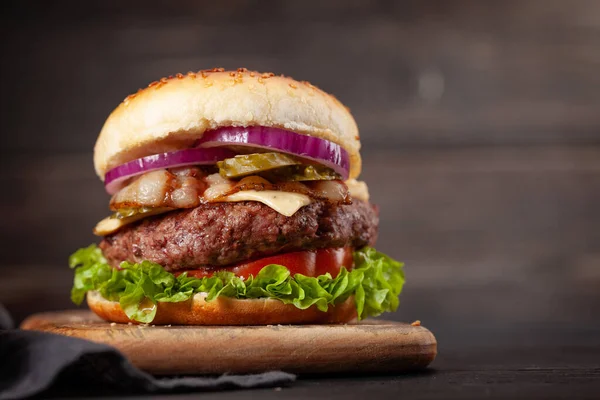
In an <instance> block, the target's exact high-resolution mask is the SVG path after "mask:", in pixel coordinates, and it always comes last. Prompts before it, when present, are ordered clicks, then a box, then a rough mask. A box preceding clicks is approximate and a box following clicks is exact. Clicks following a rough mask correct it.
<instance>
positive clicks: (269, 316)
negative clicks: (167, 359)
mask: <svg viewBox="0 0 600 400" xmlns="http://www.w3.org/2000/svg"><path fill="white" fill-rule="evenodd" d="M205 298H206V293H197V294H195V295H194V296H193V297H192V298H191V299H189V300H187V301H182V302H179V303H158V305H157V307H158V309H157V311H156V317H155V318H154V320H153V321H152V322H151V323H152V324H155V325H167V324H172V325H272V324H342V323H346V322H350V321H351V320H353V319H355V318H356V306H355V305H354V296H350V297H349V298H348V299H346V301H344V302H343V303H340V304H337V305H335V306H330V307H329V310H328V311H327V312H323V311H319V309H317V307H316V306H312V307H309V308H307V309H306V310H301V309H299V308H296V307H295V306H294V305H293V304H284V303H282V302H281V301H279V300H274V299H247V300H239V299H233V298H228V297H218V298H216V299H215V300H213V301H211V302H207V301H206V300H205ZM87 303H88V306H89V307H90V309H91V310H92V311H93V312H95V313H96V314H97V315H98V316H99V317H100V318H102V319H104V320H106V321H110V322H119V323H128V322H132V323H138V322H136V321H133V320H131V319H129V317H127V315H126V314H125V312H124V311H123V309H122V308H121V306H120V305H119V303H118V302H116V301H110V300H106V299H105V298H104V297H102V296H101V295H100V293H98V292H95V291H94V292H88V294H87Z"/></svg>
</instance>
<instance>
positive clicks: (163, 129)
mask: <svg viewBox="0 0 600 400" xmlns="http://www.w3.org/2000/svg"><path fill="white" fill-rule="evenodd" d="M259 125H260V126H267V127H275V128H282V129H287V130H290V131H294V132H296V133H300V134H305V135H310V136H315V137H320V138H323V139H327V140H330V141H332V142H335V143H337V144H339V145H340V146H342V147H343V148H345V149H346V150H347V151H348V153H349V154H350V178H356V177H357V176H358V175H359V174H360V170H361V159H360V154H359V149H360V140H359V136H358V127H357V126H356V122H355V121H354V118H353V117H352V115H351V114H350V111H349V110H348V109H347V108H346V107H345V106H344V105H343V104H342V103H340V102H339V101H338V100H337V99H336V98H335V97H333V96H332V95H330V94H327V93H325V92H323V91H322V90H321V89H319V88H317V87H315V86H313V85H311V84H310V83H308V82H304V81H303V82H298V81H296V80H294V79H292V78H289V77H284V76H275V75H273V74H272V73H260V72H254V71H248V70H246V69H245V68H240V69H238V70H237V71H224V70H223V69H214V70H208V71H200V72H198V73H192V72H190V73H188V74H187V75H182V74H177V75H176V76H175V77H172V76H170V77H169V78H162V79H161V80H160V81H157V82H153V83H151V84H150V85H149V86H148V87H147V88H145V89H140V90H139V91H138V92H137V93H135V94H132V95H130V96H128V97H127V98H126V99H125V100H124V101H123V102H122V103H121V104H120V105H119V106H118V107H117V108H116V109H115V110H114V111H113V112H112V114H111V115H110V116H109V117H108V119H107V121H106V122H105V124H104V127H103V128H102V131H101V132H100V136H99V137H98V140H97V142H96V146H95V147H94V166H95V168H96V173H97V174H98V176H99V177H100V178H101V179H102V180H104V176H105V174H106V172H107V171H108V170H110V169H111V168H114V167H116V166H118V165H120V164H123V163H125V162H128V161H131V160H135V159H137V158H140V157H144V156H148V155H152V154H157V153H162V152H166V151H173V150H177V149H181V148H186V147H189V146H191V145H192V144H193V143H194V141H195V140H197V139H198V138H200V137H202V135H203V133H204V132H205V131H207V130H212V129H216V128H220V127H226V126H259Z"/></svg>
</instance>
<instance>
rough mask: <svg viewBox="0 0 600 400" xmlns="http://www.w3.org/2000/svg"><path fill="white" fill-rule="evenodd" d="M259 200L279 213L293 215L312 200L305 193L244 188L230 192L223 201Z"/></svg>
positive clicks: (287, 215)
mask: <svg viewBox="0 0 600 400" xmlns="http://www.w3.org/2000/svg"><path fill="white" fill-rule="evenodd" d="M247 200H249V201H258V202H260V203H263V204H264V205H267V206H269V207H271V208H272V209H273V210H275V211H277V212H278V213H279V214H282V215H285V216H286V217H291V216H292V215H294V214H295V213H296V211H298V210H299V209H300V208H302V207H304V206H306V205H308V204H310V202H311V200H310V197H308V196H307V195H305V194H300V193H290V192H280V191H277V190H261V191H257V190H243V191H241V192H237V193H234V194H230V195H229V196H227V197H226V198H225V199H223V201H228V202H237V201H247Z"/></svg>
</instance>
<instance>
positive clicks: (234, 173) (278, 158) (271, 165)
mask: <svg viewBox="0 0 600 400" xmlns="http://www.w3.org/2000/svg"><path fill="white" fill-rule="evenodd" d="M298 164H300V162H299V161H297V160H296V159H294V158H293V157H291V156H288V155H287V154H283V153H255V154H241V155H237V156H235V157H233V158H226V159H225V160H223V161H219V162H217V166H218V167H219V173H220V174H221V176H222V177H224V178H241V177H243V176H247V175H256V174H258V173H260V172H265V171H270V170H272V169H275V168H281V167H287V166H290V165H298Z"/></svg>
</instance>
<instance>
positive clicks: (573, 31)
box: [0, 0, 600, 345]
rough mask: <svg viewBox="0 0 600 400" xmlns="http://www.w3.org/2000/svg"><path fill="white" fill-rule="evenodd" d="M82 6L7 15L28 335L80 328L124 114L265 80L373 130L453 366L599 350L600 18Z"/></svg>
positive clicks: (339, 4) (550, 7)
mask: <svg viewBox="0 0 600 400" xmlns="http://www.w3.org/2000/svg"><path fill="white" fill-rule="evenodd" d="M50 3H52V4H54V5H50ZM125 3H126V4H125ZM78 4H79V3H77V2H66V3H65V2H44V3H42V2H39V3H38V2H30V1H24V2H20V3H18V4H17V5H9V4H8V3H4V4H3V6H2V7H3V12H2V17H1V24H0V30H1V38H2V39H1V49H0V54H1V55H2V62H1V65H0V68H1V74H0V87H1V90H0V101H1V107H0V113H1V114H0V130H1V132H2V135H1V142H0V147H1V150H0V184H1V185H2V194H1V197H0V210H1V212H2V214H1V215H2V217H1V218H2V224H1V228H0V268H1V274H2V275H1V276H0V302H2V303H4V304H5V305H6V306H7V307H8V308H9V310H10V311H11V312H12V313H13V314H14V316H15V317H16V319H18V320H20V319H22V318H23V317H24V316H25V315H26V314H28V313H31V312H34V311H40V310H46V309H57V308H64V307H69V306H70V303H69V300H68V291H69V288H70V283H71V272H70V271H69V270H68V268H67V265H66V260H67V257H68V255H69V254H70V253H71V252H72V251H73V250H75V249H76V248H78V247H81V246H85V245H87V244H89V243H90V242H92V241H94V240H95V238H94V237H93V235H92V234H91V232H90V231H91V228H92V227H93V225H94V224H95V222H96V221H97V220H99V219H100V218H102V217H103V216H104V215H105V214H106V213H107V202H108V196H107V195H106V194H105V193H104V191H103V187H102V185H101V183H100V182H99V181H98V180H97V178H96V177H95V175H94V171H93V167H92V158H91V157H92V153H91V152H92V146H93V143H94V141H95V138H96V135H97V133H98V132H99V130H100V128H101V126H102V123H103V121H104V119H105V118H106V117H107V115H108V114H109V112H110V111H111V110H112V109H113V108H114V107H115V106H116V105H117V104H118V103H119V102H120V101H121V100H122V99H123V98H124V97H125V96H126V95H127V94H129V93H131V92H133V91H135V90H137V88H139V87H143V86H145V85H146V84H147V83H148V82H150V81H153V80H155V79H156V78H159V77H161V76H165V75H170V74H174V73H177V72H186V71H188V70H198V69H202V68H209V67H213V66H223V67H226V68H236V67H239V66H245V67H248V68H252V69H258V70H266V71H275V72H277V73H284V74H286V75H291V76H294V77H296V78H298V79H304V80H309V81H311V82H313V83H315V84H317V85H318V86H321V87H322V88H323V89H325V90H327V91H330V92H333V93H335V94H336V95H337V96H338V97H339V98H340V99H341V100H342V101H343V102H344V103H346V104H347V105H348V106H349V107H350V108H351V109H352V111H353V112H354V114H355V116H356V119H357V121H358V124H359V126H360V129H361V133H362V135H361V136H362V139H363V146H364V152H363V154H364V165H365V167H364V174H363V176H362V177H363V178H364V180H366V181H367V182H368V183H369V185H370V188H371V193H372V197H373V200H374V201H375V202H377V203H379V204H380V206H381V216H382V222H381V239H380V242H379V246H378V247H379V248H380V249H381V250H382V251H385V252H388V253H390V254H391V255H393V256H394V257H396V258H398V259H401V260H404V261H406V263H407V275H408V285H407V287H406V291H405V293H404V294H403V296H402V304H401V308H400V310H399V311H398V313H397V314H395V315H394V316H393V318H396V319H402V320H413V319H417V318H418V319H422V320H423V321H424V323H425V324H426V325H428V326H429V327H431V328H433V329H434V330H435V331H436V332H437V333H438V335H439V337H440V341H441V342H442V344H443V345H450V344H460V343H468V344H470V345H473V344H475V343H479V344H482V345H485V344H486V343H487V344H489V343H497V342H500V341H522V342H523V343H527V341H531V340H536V341H537V340H550V341H553V342H560V340H562V338H563V334H566V333H568V332H571V333H572V331H573V330H591V329H592V330H594V329H595V330H600V318H598V316H599V313H600V309H599V306H600V2H597V1H593V0H590V1H558V0H550V1H498V2H492V1H448V2H445V1H439V2H438V1H397V2H392V1H358V0H356V1H290V2H280V1H257V2H252V1H229V0H228V1H219V2H196V1H183V2H177V5H175V2H167V1H164V2H163V1H150V2H142V1H139V2H120V1H104V2H101V3H100V2H98V3H96V4H97V5H96V6H91V5H89V4H87V5H86V6H82V5H78ZM149 4H150V5H149ZM548 327H551V328H552V329H551V330H550V331H545V329H546V328H548ZM541 332H542V333H543V334H541V335H540V333H541Z"/></svg>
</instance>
